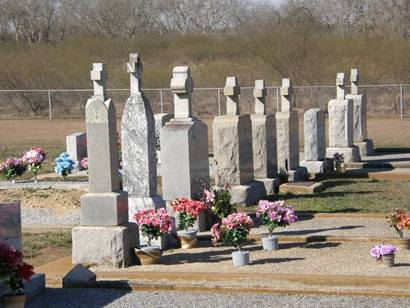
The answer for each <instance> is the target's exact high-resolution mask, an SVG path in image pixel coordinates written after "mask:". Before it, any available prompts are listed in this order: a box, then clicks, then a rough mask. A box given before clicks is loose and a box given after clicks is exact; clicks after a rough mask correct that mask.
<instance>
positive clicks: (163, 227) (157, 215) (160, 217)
mask: <svg viewBox="0 0 410 308" xmlns="http://www.w3.org/2000/svg"><path fill="white" fill-rule="evenodd" d="M134 219H135V221H136V223H137V224H138V226H139V227H140V232H141V234H142V235H143V236H144V237H145V238H147V244H148V245H147V247H144V248H142V249H139V250H136V254H137V256H138V258H139V259H140V262H141V264H142V265H144V264H158V263H159V259H160V257H161V255H162V250H161V249H160V247H159V246H153V245H152V243H151V242H152V240H157V239H158V238H159V237H160V236H161V235H163V234H169V233H171V232H172V227H173V222H172V220H171V217H170V216H169V214H168V212H167V210H166V209H165V208H160V209H158V210H154V209H147V210H139V211H138V212H137V213H135V215H134Z"/></svg>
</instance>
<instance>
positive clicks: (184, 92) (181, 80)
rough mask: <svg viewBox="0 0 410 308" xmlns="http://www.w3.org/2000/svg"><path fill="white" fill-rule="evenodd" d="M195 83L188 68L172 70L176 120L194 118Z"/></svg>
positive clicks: (178, 67) (177, 67)
mask: <svg viewBox="0 0 410 308" xmlns="http://www.w3.org/2000/svg"><path fill="white" fill-rule="evenodd" d="M193 89H194V81H193V80H192V77H191V70H190V69H189V67H188V66H176V67H174V69H173V70H172V79H171V91H172V93H174V115H175V118H191V117H192V106H191V104H192V103H191V99H192V91H193Z"/></svg>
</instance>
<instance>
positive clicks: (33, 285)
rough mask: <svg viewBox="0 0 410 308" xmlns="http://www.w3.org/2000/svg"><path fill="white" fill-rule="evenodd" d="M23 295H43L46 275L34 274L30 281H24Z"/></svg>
mask: <svg viewBox="0 0 410 308" xmlns="http://www.w3.org/2000/svg"><path fill="white" fill-rule="evenodd" d="M23 284H24V294H26V296H27V297H29V298H31V297H35V296H37V295H39V294H40V293H43V292H44V291H45V289H46V275H44V274H34V275H33V276H31V279H30V281H24V282H23Z"/></svg>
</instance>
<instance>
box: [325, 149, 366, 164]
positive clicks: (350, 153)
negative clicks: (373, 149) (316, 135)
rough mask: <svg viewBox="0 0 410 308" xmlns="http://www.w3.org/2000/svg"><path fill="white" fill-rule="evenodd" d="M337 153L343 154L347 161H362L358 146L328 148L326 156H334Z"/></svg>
mask: <svg viewBox="0 0 410 308" xmlns="http://www.w3.org/2000/svg"><path fill="white" fill-rule="evenodd" d="M336 153H339V154H343V156H344V162H345V163H350V162H357V161H361V157H360V151H359V148H358V147H357V146H353V147H351V148H326V157H328V158H332V157H333V155H335V154H336Z"/></svg>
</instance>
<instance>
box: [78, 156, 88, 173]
mask: <svg viewBox="0 0 410 308" xmlns="http://www.w3.org/2000/svg"><path fill="white" fill-rule="evenodd" d="M80 166H81V168H83V170H88V157H84V158H83V159H82V160H81V161H80Z"/></svg>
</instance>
